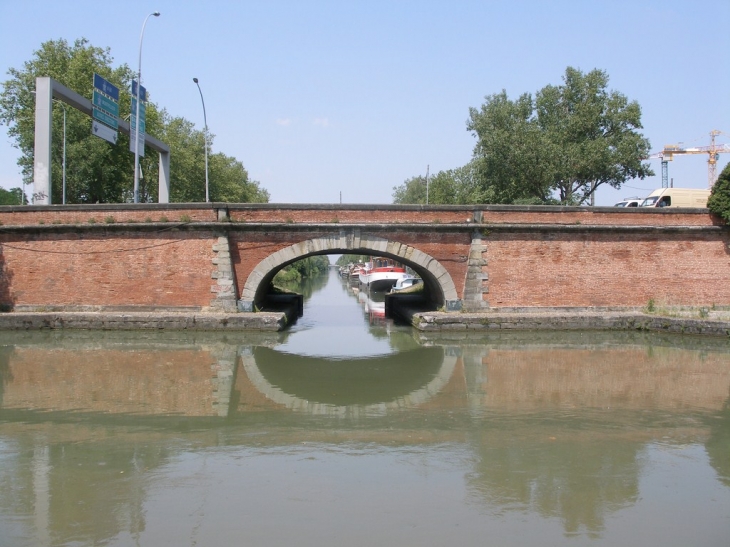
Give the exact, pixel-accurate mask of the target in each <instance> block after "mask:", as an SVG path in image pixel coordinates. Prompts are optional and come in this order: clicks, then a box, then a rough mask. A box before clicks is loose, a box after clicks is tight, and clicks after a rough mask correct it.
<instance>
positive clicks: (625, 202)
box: [614, 197, 644, 207]
mask: <svg viewBox="0 0 730 547" xmlns="http://www.w3.org/2000/svg"><path fill="white" fill-rule="evenodd" d="M642 201H644V200H643V198H639V197H632V198H624V199H622V200H621V201H619V202H618V203H617V204H616V205H614V207H641V202H642Z"/></svg>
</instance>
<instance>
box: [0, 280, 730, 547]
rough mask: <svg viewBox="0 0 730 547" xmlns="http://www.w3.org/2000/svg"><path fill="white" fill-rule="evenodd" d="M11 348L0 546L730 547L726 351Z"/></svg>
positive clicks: (561, 338)
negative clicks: (586, 546)
mask: <svg viewBox="0 0 730 547" xmlns="http://www.w3.org/2000/svg"><path fill="white" fill-rule="evenodd" d="M303 290H304V293H305V296H306V301H305V309H304V316H303V317H301V318H300V319H299V320H298V321H297V322H296V324H294V325H293V326H292V328H291V329H289V330H287V331H286V332H284V333H276V334H259V333H226V334H216V333H198V332H137V333H128V332H78V331H77V332H55V331H54V332H23V333H18V332H8V333H0V545H2V546H13V547H15V546H21V547H22V546H34V547H36V546H48V545H54V546H86V545H105V546H138V545H145V546H166V545H169V546H196V545H197V546H231V545H253V546H282V545H296V546H297V547H304V546H325V547H326V546H338V547H341V546H344V545H346V546H360V545H362V546H368V547H370V546H375V545H377V546H399V547H402V546H410V545H413V546H418V547H425V546H434V547H441V546H445V545H459V546H477V545H479V546H482V545H499V546H564V545H575V546H584V545H591V546H598V545H611V546H616V545H621V546H632V545H636V546H647V545H662V546H663V547H671V546H682V547H684V546H687V545H693V546H695V547H697V546H718V547H727V545H729V544H730V348H729V347H728V346H729V345H730V344H728V340H727V339H708V338H694V337H676V336H675V337H667V336H661V335H652V334H647V333H620V334H617V333H600V332H572V333H557V332H550V333H545V332H507V333H490V334H488V335H479V336H477V335H472V336H466V335H464V334H463V333H461V334H460V333H449V334H441V335H428V336H425V335H423V334H419V333H418V332H417V331H415V330H413V329H411V328H410V327H408V326H402V325H396V324H394V323H393V322H392V321H390V320H386V319H385V318H384V317H383V314H382V309H383V306H382V297H380V298H378V297H376V298H373V297H372V295H368V294H367V293H359V292H357V291H354V290H353V289H352V288H350V287H348V285H347V284H346V283H344V282H343V281H342V280H340V278H339V277H338V276H337V275H336V273H334V272H332V273H331V274H330V275H329V277H323V278H322V279H318V280H315V281H314V282H312V283H310V284H308V285H307V286H306V287H304V288H303Z"/></svg>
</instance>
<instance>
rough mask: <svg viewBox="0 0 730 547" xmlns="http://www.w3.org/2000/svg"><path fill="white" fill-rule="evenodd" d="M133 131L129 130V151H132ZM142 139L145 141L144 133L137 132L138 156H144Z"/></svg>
mask: <svg viewBox="0 0 730 547" xmlns="http://www.w3.org/2000/svg"><path fill="white" fill-rule="evenodd" d="M134 134H135V132H134V131H130V132H129V151H130V152H132V153H134ZM144 141H145V134H144V133H140V134H139V156H140V157H144Z"/></svg>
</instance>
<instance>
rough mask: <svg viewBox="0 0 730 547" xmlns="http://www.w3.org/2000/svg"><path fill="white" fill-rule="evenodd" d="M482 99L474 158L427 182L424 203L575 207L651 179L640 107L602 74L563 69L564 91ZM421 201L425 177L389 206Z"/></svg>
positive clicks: (474, 113) (470, 124) (472, 112)
mask: <svg viewBox="0 0 730 547" xmlns="http://www.w3.org/2000/svg"><path fill="white" fill-rule="evenodd" d="M485 99H486V100H485V102H484V104H483V105H482V106H481V107H480V108H478V109H477V108H470V109H469V120H468V121H467V130H468V131H471V132H472V133H473V134H474V136H475V137H476V139H477V143H476V145H475V146H474V150H473V156H472V160H471V161H470V162H469V164H467V165H466V166H464V167H461V168H458V169H453V170H448V171H442V172H439V173H438V174H436V175H435V176H434V177H433V178H431V179H429V184H428V203H433V204H436V203H439V204H441V203H444V204H469V203H517V204H557V203H563V204H569V205H579V204H583V203H586V202H587V201H588V200H590V198H591V195H592V194H593V193H594V192H595V190H596V188H598V187H600V186H601V185H604V184H608V185H610V186H613V187H614V188H620V187H621V185H622V184H623V183H624V182H626V181H627V180H630V179H633V178H641V179H643V178H645V177H647V176H651V175H653V174H654V173H653V172H652V171H651V169H650V168H649V165H648V164H647V163H644V162H643V160H644V159H645V158H647V157H648V156H649V149H650V147H649V141H648V140H647V139H645V138H644V137H643V136H642V135H641V134H640V133H639V132H638V130H639V129H641V128H642V126H641V109H640V107H639V105H638V103H636V102H635V101H629V100H628V99H627V98H626V97H625V96H624V95H622V94H621V93H619V92H617V91H609V90H608V76H607V74H606V73H605V72H603V71H601V70H592V71H591V72H589V73H587V74H583V73H582V72H581V71H580V70H577V69H575V68H571V67H568V68H567V69H566V71H565V75H564V76H563V84H562V85H559V86H554V85H548V86H546V87H544V88H543V89H541V90H540V91H538V92H537V93H536V94H535V96H534V97H533V96H532V95H531V94H530V93H524V94H522V95H520V96H519V97H518V98H517V99H515V100H511V99H510V98H509V97H508V96H507V92H506V91H504V90H503V91H502V92H501V93H496V94H494V95H489V96H487V97H486V98H485ZM426 201H427V199H426V179H425V177H423V176H417V177H413V178H411V179H408V180H406V181H405V182H404V183H403V184H402V185H401V186H397V187H395V188H394V189H393V202H394V203H426Z"/></svg>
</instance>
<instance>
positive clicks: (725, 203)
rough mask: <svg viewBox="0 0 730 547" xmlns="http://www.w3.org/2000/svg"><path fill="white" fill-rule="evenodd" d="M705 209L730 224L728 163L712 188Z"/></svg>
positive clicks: (729, 176) (729, 166) (729, 173)
mask: <svg viewBox="0 0 730 547" xmlns="http://www.w3.org/2000/svg"><path fill="white" fill-rule="evenodd" d="M707 207H708V208H709V209H710V211H711V212H713V213H714V214H716V215H717V216H719V217H720V218H722V219H723V220H724V221H725V222H726V223H727V224H730V163H729V164H727V165H726V166H725V169H723V170H722V173H720V176H719V177H717V181H716V182H715V184H714V186H713V187H712V192H711V193H710V198H709V199H708V200H707Z"/></svg>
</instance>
